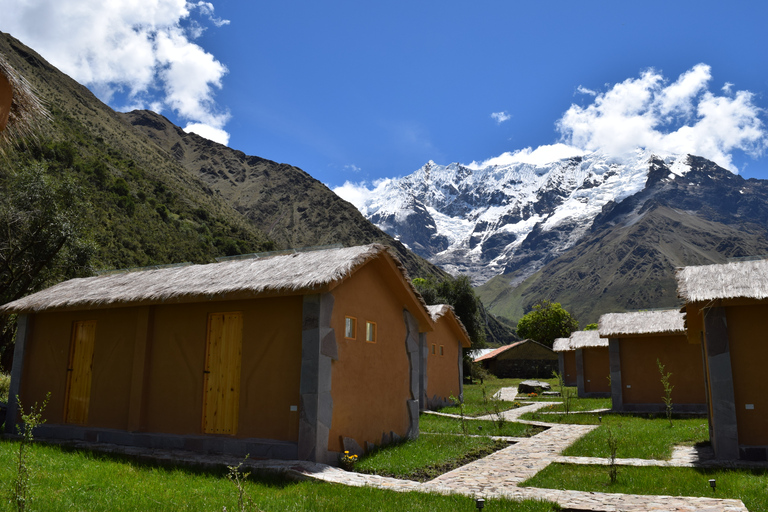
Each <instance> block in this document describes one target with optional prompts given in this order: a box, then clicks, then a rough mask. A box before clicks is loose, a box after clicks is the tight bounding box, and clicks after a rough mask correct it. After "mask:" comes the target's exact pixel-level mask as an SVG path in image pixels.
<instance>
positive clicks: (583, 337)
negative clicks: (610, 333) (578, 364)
mask: <svg viewBox="0 0 768 512" xmlns="http://www.w3.org/2000/svg"><path fill="white" fill-rule="evenodd" d="M569 345H570V347H571V350H576V349H578V348H592V347H607V346H608V340H607V339H603V338H601V337H600V332H599V331H576V332H572V333H571V337H570V342H569Z"/></svg>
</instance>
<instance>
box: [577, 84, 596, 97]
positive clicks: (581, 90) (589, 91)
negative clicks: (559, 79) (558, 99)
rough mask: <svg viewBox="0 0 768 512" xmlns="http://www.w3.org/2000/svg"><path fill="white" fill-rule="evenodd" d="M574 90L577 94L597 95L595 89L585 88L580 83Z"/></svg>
mask: <svg viewBox="0 0 768 512" xmlns="http://www.w3.org/2000/svg"><path fill="white" fill-rule="evenodd" d="M576 92H578V93H579V94H587V95H589V96H597V91H593V90H592V89H587V88H586V87H584V86H583V85H580V86H578V87H577V88H576Z"/></svg>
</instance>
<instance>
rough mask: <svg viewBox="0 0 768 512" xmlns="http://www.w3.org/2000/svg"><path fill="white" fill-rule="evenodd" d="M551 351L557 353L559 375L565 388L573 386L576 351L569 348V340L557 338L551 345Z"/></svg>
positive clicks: (575, 381) (575, 380)
mask: <svg viewBox="0 0 768 512" xmlns="http://www.w3.org/2000/svg"><path fill="white" fill-rule="evenodd" d="M552 350H554V351H555V352H557V358H558V365H559V368H560V369H559V370H558V371H559V372H560V375H562V377H563V383H564V384H565V385H566V386H575V385H576V384H577V378H576V349H575V348H573V347H571V338H557V339H555V343H554V344H553V345H552Z"/></svg>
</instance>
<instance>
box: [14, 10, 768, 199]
mask: <svg viewBox="0 0 768 512" xmlns="http://www.w3.org/2000/svg"><path fill="white" fill-rule="evenodd" d="M105 4H106V5H105ZM135 5H136V3H135V2H132V1H131V0H111V1H110V2H103V0H77V1H75V0H0V12H3V15H2V17H0V30H2V31H4V32H9V33H11V34H12V35H14V36H15V37H17V38H19V39H20V40H22V42H24V43H26V44H28V45H29V46H31V47H32V48H34V49H35V50H37V51H38V52H40V53H41V54H42V55H43V56H44V57H45V58H46V59H48V60H50V61H51V62H52V63H53V64H54V65H56V66H58V67H59V68H60V69H62V70H63V71H65V72H67V73H68V74H70V75H71V76H72V77H73V78H75V79H77V80H78V81H80V82H81V83H84V84H85V85H87V86H88V87H90V88H91V89H92V90H93V91H94V92H95V93H96V94H97V95H98V96H99V97H100V98H102V99H103V100H105V101H106V102H107V103H109V104H110V105H111V106H113V107H114V108H116V109H118V110H128V109H132V108H134V107H139V108H151V109H153V110H156V111H159V112H161V113H162V114H163V115H165V116H167V117H168V118H169V119H171V120H172V121H173V122H175V123H176V124H178V125H180V126H182V127H189V129H191V130H194V131H198V132H200V133H205V134H207V135H208V136H209V137H211V138H214V139H218V140H221V141H227V143H228V145H229V146H230V147H232V148H235V149H239V150H242V151H244V152H245V153H247V154H250V155H258V156H260V157H264V158H268V159H271V160H276V161H278V162H285V163H289V164H292V165H296V166H298V167H301V168H302V169H304V170H305V171H307V172H309V173H310V174H311V175H312V176H314V177H316V178H318V179H319V180H321V181H323V182H324V183H327V184H328V185H330V186H332V187H336V186H339V185H341V184H343V183H344V182H346V181H350V182H355V183H360V182H367V183H372V182H374V181H375V180H377V179H380V178H384V177H394V176H402V175H405V174H410V173H411V172H413V171H415V170H416V169H418V168H419V167H421V166H422V165H423V164H424V163H425V162H427V161H428V160H434V161H436V162H438V163H441V164H448V163H451V162H461V163H467V164H468V163H470V162H473V161H477V162H480V161H484V160H487V159H490V158H492V157H496V156H499V155H501V154H503V153H505V152H515V151H518V150H524V149H525V148H532V149H535V148H537V147H538V146H542V145H550V144H554V143H557V142H567V143H569V144H572V145H577V146H580V147H583V148H587V149H596V148H597V149H599V148H617V147H621V148H623V146H622V144H624V145H626V143H627V140H626V139H630V140H631V141H634V140H638V141H641V142H643V143H645V144H651V145H652V144H659V145H660V147H663V148H677V149H679V148H682V149H683V150H685V149H686V148H688V147H692V148H695V150H696V151H697V152H699V153H707V152H708V153H707V154H705V155H704V156H710V157H713V158H714V157H717V158H718V159H720V161H719V162H718V163H721V165H728V166H729V167H731V168H733V169H738V170H739V172H740V173H741V174H742V175H743V176H745V177H759V178H768V156H767V155H768V153H767V152H766V131H767V129H766V125H767V124H768V116H767V115H766V109H768V51H766V49H768V30H766V20H768V2H764V1H752V2H747V1H732V2H728V3H725V2H708V1H701V0H699V1H675V2H670V1H664V2H656V1H645V2H608V1H601V2H597V1H580V2H573V1H547V2H512V1H485V2H483V1H481V2H466V1H464V2H457V1H440V2H437V1H426V2H414V1H410V2H401V1H389V2H378V3H373V2H360V1H354V2H352V1H350V2H340V1H330V2H310V1H292V0H284V1H280V2H274V1H272V2H262V1H258V2H245V1H234V0H213V1H212V2H202V1H197V2H185V0H144V1H143V2H142V8H141V9H140V10H137V9H136V7H135ZM681 77H682V78H681ZM622 84H623V85H622ZM672 86H675V87H672ZM681 91H682V92H681ZM678 93H679V94H678ZM632 94H637V95H640V96H642V95H643V94H646V95H647V98H646V100H645V102H644V103H643V101H640V100H638V101H640V103H642V104H641V105H640V106H639V107H638V106H637V105H634V106H633V105H632V101H633V98H632V97H631V95H632ZM675 94H678V96H675ZM633 109H634V110H633ZM708 109H709V110H708ZM617 112H618V113H617ZM493 114H496V115H495V116H494V115H493ZM702 120H703V121H705V122H702ZM585 123H586V125H585ZM697 123H698V124H697ZM585 126H586V128H585ZM693 126H696V129H688V128H685V127H693ZM196 127H197V128H196ZM681 128H683V130H681ZM585 130H586V131H585ZM633 130H634V131H633ZM614 135H615V137H614ZM622 137H623V139H622ZM619 139H622V140H619Z"/></svg>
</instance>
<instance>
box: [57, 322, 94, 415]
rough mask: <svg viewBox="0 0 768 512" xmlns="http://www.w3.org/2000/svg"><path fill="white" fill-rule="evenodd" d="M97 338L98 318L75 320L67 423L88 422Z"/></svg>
mask: <svg viewBox="0 0 768 512" xmlns="http://www.w3.org/2000/svg"><path fill="white" fill-rule="evenodd" d="M95 339H96V320H87V321H81V322H75V323H74V324H73V325H72V341H71V342H70V348H69V366H67V390H66V394H65V396H66V398H65V401H66V403H65V404H64V414H65V416H64V422H65V423H76V424H81V425H83V424H85V423H87V422H88V405H89V404H90V401H91V375H92V370H93V344H94V340H95Z"/></svg>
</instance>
